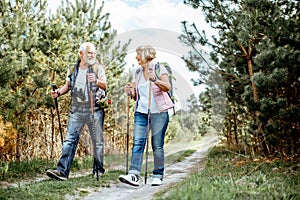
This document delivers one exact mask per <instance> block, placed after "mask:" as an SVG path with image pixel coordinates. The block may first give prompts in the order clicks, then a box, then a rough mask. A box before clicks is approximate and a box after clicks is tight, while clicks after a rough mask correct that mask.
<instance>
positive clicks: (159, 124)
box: [129, 112, 169, 179]
mask: <svg viewBox="0 0 300 200" xmlns="http://www.w3.org/2000/svg"><path fill="white" fill-rule="evenodd" d="M168 123H169V114H168V112H161V113H153V114H150V129H151V145H152V150H153V157H154V170H153V178H160V179H163V175H164V162H165V155H164V139H165V133H166V130H167V127H168ZM147 132H148V114H144V113H139V112H135V114H134V133H133V147H132V157H131V165H130V169H129V174H136V175H138V176H140V172H141V167H142V163H143V154H144V149H145V145H146V139H147ZM149 137H150V133H149Z"/></svg>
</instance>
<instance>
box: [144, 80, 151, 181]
mask: <svg viewBox="0 0 300 200" xmlns="http://www.w3.org/2000/svg"><path fill="white" fill-rule="evenodd" d="M149 82H150V83H149V95H148V123H147V126H148V127H147V128H148V130H147V135H146V167H145V171H146V172H145V184H147V170H148V155H149V132H150V114H151V112H150V105H151V93H152V82H151V81H150V80H149Z"/></svg>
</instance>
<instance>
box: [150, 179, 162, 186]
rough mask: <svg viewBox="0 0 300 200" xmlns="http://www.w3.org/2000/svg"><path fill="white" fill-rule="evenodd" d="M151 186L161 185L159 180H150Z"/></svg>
mask: <svg viewBox="0 0 300 200" xmlns="http://www.w3.org/2000/svg"><path fill="white" fill-rule="evenodd" d="M151 185H152V186H159V185H162V180H161V179H160V178H153V180H152V184H151Z"/></svg>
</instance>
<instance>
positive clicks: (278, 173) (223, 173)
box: [156, 147, 300, 200]
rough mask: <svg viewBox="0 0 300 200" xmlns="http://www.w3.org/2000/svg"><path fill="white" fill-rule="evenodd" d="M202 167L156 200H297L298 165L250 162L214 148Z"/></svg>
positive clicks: (299, 179)
mask: <svg viewBox="0 0 300 200" xmlns="http://www.w3.org/2000/svg"><path fill="white" fill-rule="evenodd" d="M205 165H206V166H205V169H204V170H202V171H201V172H200V173H199V174H193V175H192V176H191V177H188V178H187V179H186V180H184V181H182V182H180V183H178V184H176V185H175V186H174V187H172V188H169V189H167V190H166V191H163V192H161V193H159V194H158V196H157V197H156V199H166V200H169V199H170V200H171V199H172V200H174V199H182V200H192V199H205V200H210V199H213V200H216V199H220V200H221V199H222V200H227V199H228V200H232V199H281V200H285V199H287V200H293V199H295V200H298V199H300V193H299V191H300V165H299V163H296V162H282V161H279V160H274V161H271V160H260V161H257V160H255V161H253V160H251V159H248V158H245V157H242V156H239V155H237V154H233V153H230V152H228V151H224V149H223V148H221V147H216V148H214V149H213V150H212V151H210V153H209V155H208V156H207V159H206V164H205ZM165 192H167V196H165V194H164V193H165Z"/></svg>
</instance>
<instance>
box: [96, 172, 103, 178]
mask: <svg viewBox="0 0 300 200" xmlns="http://www.w3.org/2000/svg"><path fill="white" fill-rule="evenodd" d="M102 176H103V173H102V172H98V177H99V178H101V177H102ZM94 178H97V172H95V173H94Z"/></svg>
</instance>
